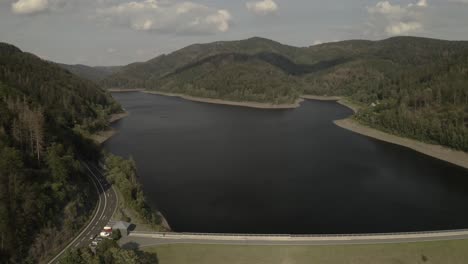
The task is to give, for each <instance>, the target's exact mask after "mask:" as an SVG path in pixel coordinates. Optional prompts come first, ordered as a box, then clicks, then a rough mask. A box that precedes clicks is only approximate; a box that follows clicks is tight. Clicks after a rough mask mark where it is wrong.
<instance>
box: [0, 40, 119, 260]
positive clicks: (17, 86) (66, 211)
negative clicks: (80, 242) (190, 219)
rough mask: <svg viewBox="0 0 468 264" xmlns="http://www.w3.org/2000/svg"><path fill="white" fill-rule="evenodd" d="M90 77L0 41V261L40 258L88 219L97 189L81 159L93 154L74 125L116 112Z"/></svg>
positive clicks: (91, 125) (103, 121)
mask: <svg viewBox="0 0 468 264" xmlns="http://www.w3.org/2000/svg"><path fill="white" fill-rule="evenodd" d="M119 110H120V106H119V105H117V104H116V103H115V102H114V101H113V100H112V98H111V97H110V96H109V95H108V94H107V93H106V92H104V91H103V90H101V89H100V88H99V87H98V86H96V85H95V84H93V83H92V82H90V81H85V80H82V79H80V78H78V77H76V76H74V75H72V74H71V73H69V72H68V71H66V70H63V69H61V68H60V67H58V66H57V65H56V64H54V63H50V62H46V61H44V60H41V59H40V58H38V57H36V56H34V55H32V54H28V53H24V52H22V51H21V50H19V49H18V48H16V47H14V46H11V45H8V44H4V43H0V241H1V243H0V262H1V263H4V262H12V263H34V262H38V261H44V260H45V259H46V258H47V257H49V256H50V254H51V253H53V251H54V250H57V249H58V248H59V247H60V246H62V245H63V244H64V243H65V242H66V241H68V239H69V238H70V237H71V236H73V235H74V233H75V232H76V231H77V230H78V229H79V228H80V227H81V226H82V224H83V223H84V222H85V221H86V219H87V216H88V215H89V213H90V210H91V209H92V208H93V206H94V201H96V198H95V197H93V196H95V195H96V194H95V190H94V189H92V188H94V187H93V185H92V184H90V182H89V179H88V177H87V176H86V175H85V174H84V171H83V170H82V168H81V166H80V163H79V161H78V157H79V156H80V157H83V156H87V157H89V158H92V157H93V155H97V154H98V152H97V151H96V150H95V146H94V144H93V143H91V142H89V141H87V140H85V139H83V138H82V137H81V136H80V135H79V131H87V132H93V131H96V130H99V129H101V128H103V127H105V126H106V125H107V120H108V117H109V114H111V113H113V112H116V111H119Z"/></svg>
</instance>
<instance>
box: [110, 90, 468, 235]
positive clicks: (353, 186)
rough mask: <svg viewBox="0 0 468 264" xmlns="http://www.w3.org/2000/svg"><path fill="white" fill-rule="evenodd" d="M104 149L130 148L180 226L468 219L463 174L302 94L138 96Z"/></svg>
mask: <svg viewBox="0 0 468 264" xmlns="http://www.w3.org/2000/svg"><path fill="white" fill-rule="evenodd" d="M114 97H115V98H116V99H117V100H118V101H119V102H120V103H121V104H122V105H123V106H124V108H125V109H126V110H127V111H128V112H130V116H129V117H127V118H126V119H123V120H122V121H120V122H118V123H117V124H115V128H117V129H118V130H119V133H118V134H117V135H116V136H115V137H113V138H112V139H111V140H109V141H108V142H107V143H106V145H105V147H106V148H107V149H108V150H110V151H111V152H113V153H115V154H118V155H122V156H125V157H128V156H132V157H133V158H134V159H135V161H136V163H137V166H138V170H139V177H140V181H141V183H142V185H143V188H144V191H145V194H146V196H147V198H148V200H149V202H150V203H151V205H153V206H155V207H157V208H159V210H160V211H162V212H163V214H164V215H165V217H166V218H167V219H168V221H169V223H170V225H171V227H172V228H173V229H174V230H175V231H179V232H215V233H269V234H321V233H322V234H323V233H330V234H332V233H373V232H403V231H423V230H446V229H455V228H466V227H468V171H467V170H466V169H462V168H459V167H455V166H453V165H451V164H448V163H446V162H443V161H439V160H436V159H434V158H431V157H428V156H425V155H422V154H419V153H417V152H415V151H413V150H410V149H407V148H404V147H401V146H397V145H392V144H389V143H385V142H381V141H377V140H374V139H371V138H368V137H365V136H362V135H359V134H355V133H353V132H350V131H347V130H345V129H342V128H340V127H337V126H336V125H334V124H333V122H332V121H333V120H336V119H341V118H345V117H347V116H349V115H351V114H352V112H351V111H350V110H349V109H347V108H345V107H343V106H341V105H338V104H336V103H335V102H320V101H306V102H304V103H303V104H302V107H300V108H298V109H294V110H259V109H250V108H242V107H234V106H223V105H212V104H204V103H197V102H190V101H186V100H183V99H179V98H171V97H164V96H158V95H149V94H143V93H119V94H114Z"/></svg>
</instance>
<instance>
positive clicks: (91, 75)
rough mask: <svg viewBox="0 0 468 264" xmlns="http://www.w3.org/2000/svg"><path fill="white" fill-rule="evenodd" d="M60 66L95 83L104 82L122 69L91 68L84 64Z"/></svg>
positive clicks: (117, 67)
mask: <svg viewBox="0 0 468 264" xmlns="http://www.w3.org/2000/svg"><path fill="white" fill-rule="evenodd" d="M58 65H59V66H60V67H62V68H64V69H66V70H68V71H70V72H71V73H73V74H75V75H77V76H80V77H81V78H83V79H87V80H90V81H95V82H98V81H101V80H103V79H104V78H106V77H107V76H109V75H111V74H113V73H115V72H117V71H118V70H119V69H120V68H121V67H120V66H110V67H106V66H96V67H91V66H86V65H82V64H75V65H68V64H63V63H59V64H58Z"/></svg>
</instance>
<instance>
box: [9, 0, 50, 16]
mask: <svg viewBox="0 0 468 264" xmlns="http://www.w3.org/2000/svg"><path fill="white" fill-rule="evenodd" d="M48 6H49V2H48V1H47V0H18V1H16V2H14V3H12V4H11V10H12V11H13V13H15V14H21V15H23V14H33V13H39V12H43V11H45V10H47V8H48Z"/></svg>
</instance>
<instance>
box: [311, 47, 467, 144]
mask: <svg viewBox="0 0 468 264" xmlns="http://www.w3.org/2000/svg"><path fill="white" fill-rule="evenodd" d="M369 50H371V51H370V52H369V54H368V55H367V57H366V58H360V59H356V60H354V61H352V62H349V63H345V64H343V65H339V66H338V67H334V68H333V69H328V70H326V71H323V72H319V73H315V74H313V75H310V76H307V77H306V79H307V83H309V84H310V85H309V86H308V87H307V88H306V89H305V92H306V93H311V94H320V95H345V96H349V97H350V98H351V99H352V100H353V101H355V102H358V103H360V104H361V105H363V109H362V110H361V111H360V112H359V113H357V115H356V119H357V120H359V121H360V122H363V123H365V124H368V125H370V126H373V127H376V128H379V129H383V130H385V131H388V132H390V133H394V134H398V135H402V136H405V137H410V138H415V139H418V140H422V141H426V142H429V143H436V144H442V145H446V146H449V147H452V148H455V149H460V150H464V151H468V42H448V41H439V40H427V39H420V38H393V39H389V40H386V41H382V42H377V43H374V44H373V46H372V47H371V48H369Z"/></svg>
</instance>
